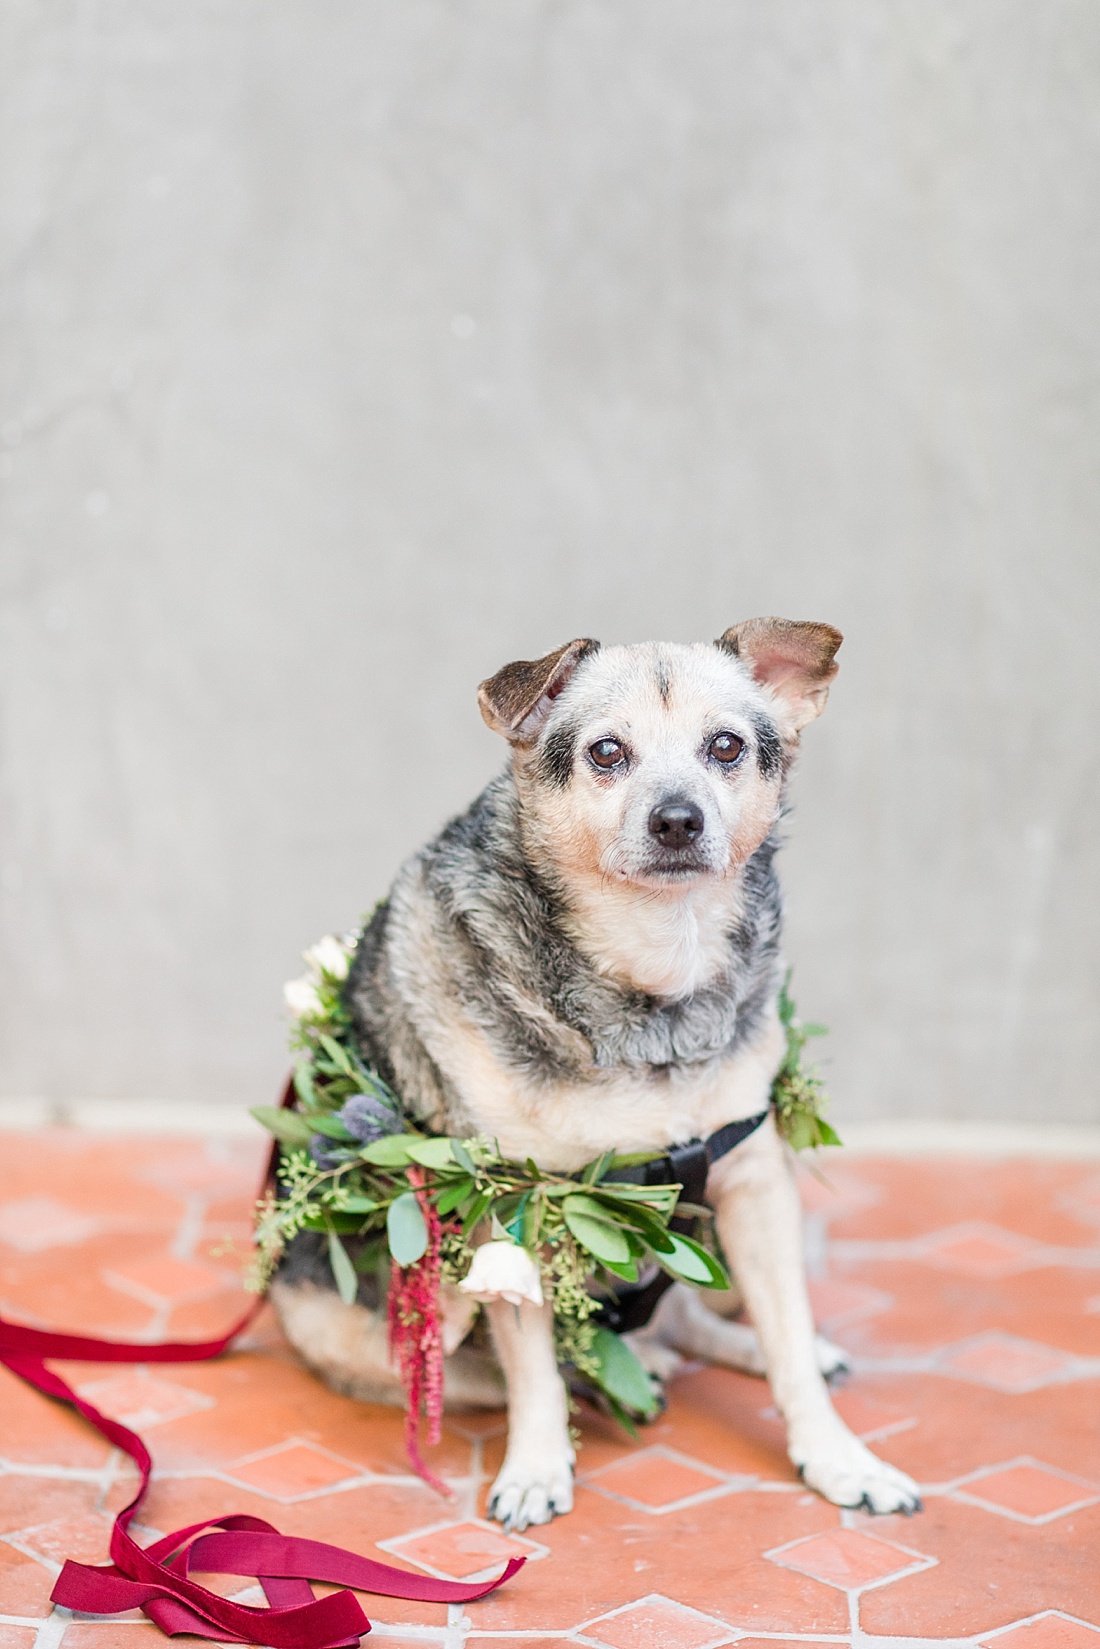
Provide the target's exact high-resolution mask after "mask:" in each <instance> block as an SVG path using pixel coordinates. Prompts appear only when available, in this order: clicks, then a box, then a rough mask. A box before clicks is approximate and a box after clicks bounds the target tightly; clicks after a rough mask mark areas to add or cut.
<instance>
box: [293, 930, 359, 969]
mask: <svg viewBox="0 0 1100 1649" xmlns="http://www.w3.org/2000/svg"><path fill="white" fill-rule="evenodd" d="M353 949H354V946H353V945H349V944H347V943H346V942H345V941H344V940H343V939H338V938H337V937H336V935H335V934H334V933H326V934H325V937H324V938H323V939H318V941H317V943H316V944H315V945H311V946H310V947H309V949H308V950H307V951H303V952H302V960H303V962H305V964H306V966H307V967H308V968H309V971H310V973H312V974H315V975H320V974H322V973H327V974H328V976H329V978H330V979H346V978H347V976H348V969H349V968H350V967H351V953H352V951H353Z"/></svg>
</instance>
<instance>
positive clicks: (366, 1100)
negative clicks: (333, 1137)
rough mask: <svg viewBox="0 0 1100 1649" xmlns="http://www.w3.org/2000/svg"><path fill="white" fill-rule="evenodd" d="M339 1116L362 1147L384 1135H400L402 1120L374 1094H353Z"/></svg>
mask: <svg viewBox="0 0 1100 1649" xmlns="http://www.w3.org/2000/svg"><path fill="white" fill-rule="evenodd" d="M337 1114H338V1116H339V1118H340V1121H341V1122H342V1123H343V1124H344V1127H345V1128H346V1129H347V1131H348V1133H349V1134H354V1136H355V1138H356V1139H357V1140H359V1142H360V1144H362V1145H369V1144H370V1142H371V1141H372V1140H375V1139H381V1138H382V1136H383V1134H399V1133H400V1132H401V1120H400V1118H399V1117H397V1116H395V1115H394V1112H393V1110H392V1108H391V1107H390V1106H389V1105H387V1104H386V1103H385V1101H384V1100H381V1099H376V1098H375V1097H374V1095H373V1094H353V1095H352V1097H351V1098H350V1099H349V1100H347V1101H346V1103H345V1104H344V1107H343V1109H342V1110H341V1111H339V1112H338V1113H337Z"/></svg>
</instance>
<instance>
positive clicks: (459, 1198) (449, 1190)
mask: <svg viewBox="0 0 1100 1649" xmlns="http://www.w3.org/2000/svg"><path fill="white" fill-rule="evenodd" d="M473 1189H474V1182H473V1180H472V1179H468V1178H467V1179H460V1180H455V1182H454V1184H453V1185H445V1186H444V1187H443V1189H442V1191H441V1192H440V1193H439V1196H438V1198H437V1199H436V1205H435V1209H436V1213H437V1214H438V1215H439V1217H440V1219H442V1218H443V1217H444V1215H445V1214H450V1213H452V1212H453V1211H454V1209H456V1208H457V1207H458V1205H459V1203H460V1202H465V1201H466V1198H467V1197H468V1196H469V1195H470V1192H471V1191H472V1190H473Z"/></svg>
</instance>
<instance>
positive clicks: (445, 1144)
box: [406, 1138, 454, 1168]
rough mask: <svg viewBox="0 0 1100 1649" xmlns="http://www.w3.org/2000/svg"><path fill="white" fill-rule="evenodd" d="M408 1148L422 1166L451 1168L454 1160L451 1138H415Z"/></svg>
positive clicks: (414, 1160) (413, 1157) (412, 1156)
mask: <svg viewBox="0 0 1100 1649" xmlns="http://www.w3.org/2000/svg"><path fill="white" fill-rule="evenodd" d="M406 1149H407V1150H408V1153H409V1156H410V1157H411V1158H412V1160H413V1162H418V1163H420V1165H421V1167H422V1168H449V1167H450V1165H451V1164H452V1163H453V1161H454V1157H453V1156H452V1155H451V1142H450V1140H449V1139H440V1138H436V1139H413V1140H412V1142H411V1143H410V1144H409V1145H408V1146H407V1147H406Z"/></svg>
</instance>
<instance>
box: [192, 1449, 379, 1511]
mask: <svg viewBox="0 0 1100 1649" xmlns="http://www.w3.org/2000/svg"><path fill="white" fill-rule="evenodd" d="M225 1469H226V1474H227V1475H228V1476H229V1477H232V1478H233V1479H234V1481H235V1482H237V1483H244V1484H246V1485H247V1486H248V1487H249V1488H250V1489H255V1491H256V1493H257V1494H264V1495H267V1496H269V1497H270V1499H272V1500H297V1499H298V1498H299V1497H300V1496H302V1495H309V1494H316V1493H317V1491H318V1490H319V1489H331V1488H333V1487H334V1486H335V1485H336V1484H337V1483H347V1482H350V1481H353V1480H354V1479H356V1478H359V1477H362V1475H363V1468H362V1467H361V1466H354V1465H352V1464H351V1462H350V1461H348V1460H341V1459H339V1458H338V1457H337V1456H336V1455H332V1454H328V1453H327V1452H326V1451H325V1450H324V1449H319V1448H316V1447H315V1446H314V1445H313V1444H312V1443H298V1442H290V1443H284V1444H281V1445H280V1446H279V1447H278V1448H275V1449H270V1450H268V1451H266V1452H265V1453H263V1454H261V1455H259V1456H253V1457H252V1458H251V1459H245V1460H235V1461H234V1462H233V1463H232V1464H231V1465H229V1466H227V1467H226V1468H225Z"/></svg>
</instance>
